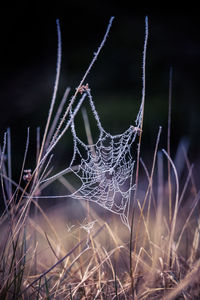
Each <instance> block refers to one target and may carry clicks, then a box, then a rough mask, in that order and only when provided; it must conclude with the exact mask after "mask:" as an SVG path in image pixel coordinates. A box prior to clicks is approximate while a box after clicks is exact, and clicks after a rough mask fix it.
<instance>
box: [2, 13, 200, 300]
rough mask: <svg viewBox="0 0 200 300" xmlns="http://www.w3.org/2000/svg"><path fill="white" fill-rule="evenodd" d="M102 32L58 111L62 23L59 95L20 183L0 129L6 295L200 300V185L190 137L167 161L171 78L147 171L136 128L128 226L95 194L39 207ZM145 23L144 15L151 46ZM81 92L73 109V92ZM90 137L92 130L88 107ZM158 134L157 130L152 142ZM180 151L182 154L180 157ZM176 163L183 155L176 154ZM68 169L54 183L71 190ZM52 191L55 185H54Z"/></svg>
mask: <svg viewBox="0 0 200 300" xmlns="http://www.w3.org/2000/svg"><path fill="white" fill-rule="evenodd" d="M112 21H113V18H111V20H110V22H109V25H108V28H107V30H106V34H105V36H104V38H103V40H102V43H101V44H100V47H99V48H98V50H97V52H96V53H95V54H94V58H93V60H92V62H91V64H90V66H89V68H88V70H87V71H86V73H85V75H84V76H83V79H82V80H81V82H80V84H79V86H78V88H77V89H76V91H75V93H74V95H73V96H72V97H71V100H70V101H69V104H68V106H67V108H66V109H65V106H66V103H67V101H68V97H69V92H70V89H69V88H67V89H66V91H65V94H64V96H63V99H62V100H61V101H60V105H59V106H58V109H57V111H56V112H54V104H55V101H56V95H57V89H58V82H59V76H60V64H61V35H60V28H59V22H58V21H57V29H58V61H57V73H56V80H55V86H54V93H53V96H52V101H51V105H50V109H49V114H48V117H47V123H46V127H45V129H44V133H43V135H42V138H40V130H37V138H36V148H37V153H36V159H35V161H36V163H35V169H34V170H29V169H28V170H27V169H26V167H25V166H27V165H29V162H28V161H27V153H28V151H29V140H30V136H29V129H27V137H26V143H25V150H24V158H23V162H22V167H21V171H20V172H19V173H20V175H19V180H18V182H15V181H13V180H12V159H13V158H12V156H11V135H10V130H9V129H8V130H7V132H6V133H5V134H4V140H3V141H2V143H1V150H0V176H1V199H2V202H3V204H4V210H3V212H2V214H1V217H0V226H1V227H0V228H1V235H0V299H165V300H167V299H168V300H170V299H199V298H200V283H199V282H200V259H199V255H200V251H199V236H200V216H199V198H200V192H199V191H198V188H197V186H196V184H195V178H194V175H193V169H194V166H193V165H191V164H190V162H189V159H188V153H187V150H186V147H184V144H181V151H179V152H177V153H178V155H179V161H181V164H178V163H177V162H176V159H174V160H173V159H172V158H171V153H170V147H171V146H170V132H171V81H172V72H170V74H171V75H170V81H169V82H170V85H169V119H168V135H167V137H166V139H167V150H164V149H163V150H162V151H159V150H158V149H159V142H160V135H161V131H162V128H159V129H158V134H157V137H156V136H155V142H154V143H155V150H154V153H153V154H152V161H151V162H148V165H151V168H150V169H148V167H147V166H146V164H145V160H143V159H142V158H141V150H140V145H141V142H142V130H145V128H143V127H141V128H140V129H141V130H140V132H139V142H138V145H139V146H138V150H137V164H136V171H135V172H136V173H135V182H136V189H135V192H134V195H133V197H132V199H131V200H132V201H131V214H130V224H131V232H130V231H129V230H128V228H127V227H126V226H125V225H124V224H123V223H122V222H121V220H120V218H119V216H118V215H116V214H112V213H111V212H108V211H105V209H103V208H100V207H99V208H97V205H95V204H94V203H90V202H89V201H83V200H82V201H81V200H76V201H75V200H70V201H69V200H68V201H62V202H61V201H59V199H57V200H56V201H55V204H54V205H53V206H52V207H48V208H47V207H45V206H44V205H43V202H44V199H41V198H40V196H41V195H42V192H43V190H45V189H48V186H49V184H50V183H52V181H51V182H48V181H45V180H44V179H45V178H47V177H49V174H50V171H51V162H52V150H54V148H55V147H56V145H57V143H58V142H59V141H60V139H61V138H62V137H63V136H64V134H65V132H66V131H67V130H68V129H69V128H70V124H71V122H72V120H73V119H74V117H75V115H76V113H78V111H79V109H80V107H81V105H82V103H83V101H84V91H85V89H86V88H87V87H86V85H84V84H85V78H86V76H87V74H88V72H89V71H90V69H91V67H92V66H93V64H94V62H95V60H96V59H97V56H98V55H99V53H100V51H101V49H102V47H103V45H104V43H105V41H106V38H107V36H108V32H109V31H110V27H111V25H112ZM147 27H148V24H147V19H146V37H145V43H146V44H147V36H148V28H147ZM146 44H145V46H144V53H143V91H142V101H141V103H142V104H141V111H140V118H141V119H142V123H141V124H143V115H144V100H145V59H146ZM80 92H81V94H82V92H83V95H81V98H80V100H79V102H78V104H77V105H76V107H75V110H74V112H73V114H71V115H70V108H71V106H72V105H73V104H74V103H75V100H76V98H77V96H78V95H79V94H80ZM83 120H84V124H85V130H86V135H87V139H88V143H89V144H92V135H91V131H90V124H89V121H88V118H87V113H86V111H85V110H83ZM153 138H154V137H152V140H153ZM180 157H181V159H180ZM177 161H178V160H177ZM64 175H65V172H61V173H59V174H58V175H57V176H55V177H54V178H53V181H59V183H60V185H62V186H63V188H64V189H67V190H69V191H71V192H73V191H74V187H73V185H71V184H70V183H69V182H68V181H67V178H66V177H65V176H64ZM55 193H56V191H55Z"/></svg>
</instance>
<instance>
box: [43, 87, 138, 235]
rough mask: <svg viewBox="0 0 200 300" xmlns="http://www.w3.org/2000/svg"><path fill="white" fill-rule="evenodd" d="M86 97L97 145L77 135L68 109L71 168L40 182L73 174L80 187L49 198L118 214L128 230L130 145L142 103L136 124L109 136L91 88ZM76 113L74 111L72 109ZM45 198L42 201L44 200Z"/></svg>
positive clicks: (130, 168)
mask: <svg viewBox="0 0 200 300" xmlns="http://www.w3.org/2000/svg"><path fill="white" fill-rule="evenodd" d="M86 96H88V99H89V104H90V107H91V110H92V113H93V116H94V118H95V120H96V122H97V127H98V129H99V137H98V140H97V142H96V143H94V144H86V143H84V142H83V141H82V140H81V139H80V138H79V137H78V135H77V133H76V129H75V120H74V112H75V111H73V110H72V108H71V110H70V122H71V132H72V136H73V142H74V150H73V156H72V160H71V162H70V165H69V167H68V168H66V169H65V170H63V171H61V172H59V173H57V174H56V175H54V176H52V177H50V178H47V179H45V180H43V181H42V182H46V181H51V180H55V179H56V178H58V177H59V176H61V175H64V174H66V173H69V172H71V173H73V174H74V175H75V176H76V177H77V178H78V179H79V181H80V187H79V188H78V189H77V190H76V191H75V192H74V193H72V194H68V195H64V196H50V197H49V198H66V197H70V198H74V199H79V200H86V201H92V202H95V203H97V204H98V205H100V206H101V207H103V208H104V209H106V210H109V211H111V212H113V213H115V214H118V215H120V217H121V220H122V222H123V223H124V224H125V225H126V226H127V227H128V228H129V229H130V225H129V221H128V217H129V207H130V199H131V194H132V191H133V190H134V188H135V184H134V183H133V170H134V159H133V157H132V155H131V146H132V144H133V142H134V141H135V139H136V136H137V134H138V131H140V127H141V122H142V120H141V119H142V104H141V106H140V109H139V112H138V115H137V118H136V121H135V125H136V127H134V126H133V125H132V126H130V127H129V128H128V129H127V130H126V131H125V132H123V133H122V134H117V135H111V134H110V133H108V132H107V131H106V130H104V128H103V126H102V124H101V122H100V119H99V116H98V113H97V111H96V108H95V105H94V102H93V100H92V96H91V93H90V89H89V88H88V87H87V88H86V89H84V94H83V96H82V99H83V98H85V97H86ZM75 110H76V108H75ZM47 197H48V196H44V197H41V198H47Z"/></svg>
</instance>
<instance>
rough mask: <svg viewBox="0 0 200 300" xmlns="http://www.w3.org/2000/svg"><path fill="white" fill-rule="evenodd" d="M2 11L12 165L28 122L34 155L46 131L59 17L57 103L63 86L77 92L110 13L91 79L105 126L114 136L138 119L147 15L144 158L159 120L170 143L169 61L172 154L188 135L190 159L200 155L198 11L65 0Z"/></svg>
mask: <svg viewBox="0 0 200 300" xmlns="http://www.w3.org/2000/svg"><path fill="white" fill-rule="evenodd" d="M1 15H2V17H1V20H0V22H1V23H0V31H1V47H0V51H1V59H0V129H1V131H0V139H1V141H0V144H1V145H2V138H3V133H4V131H5V130H6V128H7V127H10V128H11V134H12V156H13V164H17V163H18V162H19V163H20V164H21V162H22V159H23V155H24V147H25V142H26V131H27V127H28V126H30V128H31V141H30V146H31V148H32V151H33V152H32V157H33V160H34V153H35V136H36V127H37V126H40V127H41V131H43V129H44V125H45V121H46V118H47V115H48V108H49V105H50V100H51V96H52V92H53V86H54V79H55V70H56V54H57V35H56V19H57V18H59V20H60V26H61V32H62V69H61V79H60V85H59V92H58V98H57V100H58V101H59V100H60V99H61V97H62V95H63V93H64V90H65V87H66V86H70V87H71V91H72V92H74V89H75V88H76V87H77V86H78V84H79V82H80V80H81V78H82V76H83V74H84V72H85V70H86V69H87V67H88V65H89V63H90V61H91V59H92V57H93V53H94V52H95V51H96V50H97V48H98V46H99V43H100V42H101V39H102V37H103V35H104V33H105V30H106V27H107V24H108V22H109V18H110V17H111V16H112V15H114V16H115V20H114V22H113V26H112V29H111V32H110V34H109V38H108V40H107V42H106V44H105V47H104V48H103V51H102V52H101V54H100V56H99V58H98V60H97V61H96V63H95V65H94V67H93V69H92V70H91V72H90V74H89V76H88V78H87V80H86V82H88V83H89V86H90V87H91V89H92V93H93V97H94V101H95V105H96V107H97V110H98V112H99V115H100V117H101V121H102V123H103V125H104V127H105V129H106V130H108V131H110V132H111V133H113V134H115V133H119V132H122V131H123V130H125V129H126V128H127V127H128V126H129V125H130V124H134V120H135V117H136V114H137V111H138V108H139V105H140V99H141V91H142V52H143V42H144V26H145V24H144V21H145V16H146V15H148V17H149V41H148V50H147V65H146V106H145V115H144V135H143V144H142V151H143V152H142V153H143V156H145V155H150V156H151V157H152V153H153V148H154V145H155V140H156V136H157V132H158V128H159V126H160V125H161V126H163V132H162V138H161V143H160V148H166V141H167V136H166V133H167V118H168V94H169V70H170V66H172V67H173V90H172V131H171V135H172V156H173V155H174V153H175V151H176V149H177V146H178V144H179V142H180V140H181V139H182V138H183V137H185V138H187V139H188V140H189V143H190V152H189V153H190V158H191V160H192V161H195V160H196V159H197V158H198V155H199V150H200V138H199V136H200V117H199V114H200V104H199V90H200V87H199V70H200V35H199V29H200V26H199V25H200V18H198V17H197V16H196V15H195V12H191V11H189V10H188V11H186V12H185V13H184V12H183V11H181V9H180V8H179V9H177V11H176V10H174V9H167V8H164V7H163V10H159V11H158V10H154V9H152V8H148V7H147V8H146V9H143V8H136V7H135V8H134V7H132V6H131V4H129V5H127V4H126V5H125V4H124V6H122V4H121V3H119V4H117V3H116V2H112V1H110V2H109V1H107V2H105V1H98V2H91V4H89V3H87V2H86V3H84V2H77V1H71V2H67V1H66V4H65V5H64V4H55V3H54V6H52V7H51V4H48V6H47V7H46V8H42V7H37V6H36V5H35V6H33V5H31V4H30V3H27V4H26V5H23V6H20V5H19V4H18V5H17V6H16V7H15V6H13V5H11V6H10V7H7V8H3V7H2V9H1ZM70 143H71V142H68V144H67V143H66V145H72V144H70ZM66 151H67V150H65V146H64V147H60V158H62V160H63V157H64V158H65V160H66V162H67V159H68V157H67V156H68V155H70V151H69V152H68V154H66ZM30 153H31V152H30Z"/></svg>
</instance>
